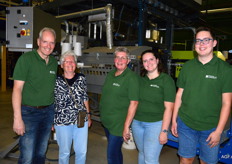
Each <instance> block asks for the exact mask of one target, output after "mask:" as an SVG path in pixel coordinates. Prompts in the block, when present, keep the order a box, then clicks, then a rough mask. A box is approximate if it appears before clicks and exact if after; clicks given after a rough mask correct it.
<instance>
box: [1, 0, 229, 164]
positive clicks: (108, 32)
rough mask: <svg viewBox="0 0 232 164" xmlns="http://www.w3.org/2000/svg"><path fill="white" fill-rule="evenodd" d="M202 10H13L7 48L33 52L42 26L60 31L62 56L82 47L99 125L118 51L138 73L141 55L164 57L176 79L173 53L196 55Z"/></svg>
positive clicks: (167, 4)
mask: <svg viewBox="0 0 232 164" xmlns="http://www.w3.org/2000/svg"><path fill="white" fill-rule="evenodd" d="M199 8H200V5H199V4H198V3H197V2H195V1H193V0H192V1H190V0H189V1H183V0H176V1H173V0H138V1H134V0H127V1H124V0H117V1H115V0H107V1H106V0H98V1H96V2H95V1H92V0H66V1H54V2H51V3H44V4H42V5H38V6H36V7H17V8H15V7H10V8H9V9H8V11H9V13H8V14H7V17H10V16H13V17H12V19H8V20H7V41H8V42H7V47H8V48H9V50H10V51H23V52H24V51H28V50H31V48H34V47H35V43H36V42H35V40H36V39H37V36H35V35H37V33H38V31H39V29H40V28H41V27H43V26H51V27H53V28H54V29H56V31H57V34H58V36H60V37H58V38H60V43H59V44H58V46H60V48H58V52H59V53H61V51H62V48H64V45H69V46H70V47H69V48H71V49H73V50H75V46H74V45H75V43H76V42H80V43H81V51H78V52H79V53H80V54H78V55H80V56H79V57H78V62H79V63H78V67H79V69H80V71H81V72H82V73H84V74H85V75H86V78H87V84H88V91H89V97H90V100H91V104H90V105H91V110H92V111H93V113H94V115H93V119H95V120H97V121H100V120H99V110H98V102H99V98H100V96H99V95H100V94H101V87H102V85H103V83H104V80H105V77H106V75H107V73H108V72H109V71H110V70H111V69H112V68H113V67H114V65H113V64H114V63H113V58H114V55H113V52H114V48H115V47H116V46H126V47H128V49H129V50H130V52H131V59H132V60H131V63H130V64H129V67H130V68H131V69H132V70H134V71H136V72H138V73H139V72H140V63H139V59H140V54H141V52H142V51H144V50H146V49H153V50H155V51H157V52H162V54H163V55H162V58H163V61H164V63H165V66H166V67H167V70H168V73H169V74H170V75H172V76H173V77H175V75H176V70H178V69H180V68H181V65H180V64H179V63H176V62H175V58H173V56H172V50H173V49H175V50H190V51H191V50H193V49H192V47H193V46H192V45H193V35H194V34H195V28H194V27H195V26H198V25H200V24H204V23H205V22H204V21H202V14H201V13H200V11H199ZM24 11H25V14H24ZM12 12H13V15H12ZM32 13H33V14H32ZM47 14H49V15H52V16H51V17H50V16H46V15H47ZM42 15H43V16H42ZM59 23H60V26H59ZM60 29H61V30H60ZM59 30H60V32H59ZM176 31H178V32H179V31H181V32H183V34H182V35H184V37H185V38H186V41H185V43H180V44H181V45H182V44H184V48H180V49H178V48H179V47H180V46H177V45H178V44H179V43H178V44H176V43H174V37H175V33H176ZM74 38H75V39H74ZM180 40H181V39H180ZM58 42H59V40H58ZM21 46H22V47H21ZM59 53H58V54H59ZM224 134H226V135H224V136H225V137H223V142H222V144H221V145H222V149H221V151H220V154H219V159H220V161H222V162H225V163H231V162H232V153H231V146H230V145H231V144H232V143H231V142H232V140H231V138H232V137H231V130H230V129H229V130H228V129H227V130H226V131H225V132H224ZM169 139H170V140H169V142H168V145H170V146H173V147H178V141H177V139H176V138H173V136H171V135H170V136H169ZM11 148H12V145H11V147H10V148H9V149H11ZM9 149H8V150H9ZM8 150H7V151H5V152H3V153H2V154H1V157H5V156H6V155H7V154H8V153H9V152H8Z"/></svg>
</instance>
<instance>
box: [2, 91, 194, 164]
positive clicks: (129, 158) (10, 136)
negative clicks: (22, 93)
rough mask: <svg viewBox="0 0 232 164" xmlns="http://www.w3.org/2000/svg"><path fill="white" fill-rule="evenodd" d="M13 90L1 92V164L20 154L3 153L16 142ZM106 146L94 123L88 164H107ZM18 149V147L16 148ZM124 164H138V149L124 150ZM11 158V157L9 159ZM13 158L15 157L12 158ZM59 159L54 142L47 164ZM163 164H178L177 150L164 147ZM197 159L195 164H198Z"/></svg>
mask: <svg viewBox="0 0 232 164" xmlns="http://www.w3.org/2000/svg"><path fill="white" fill-rule="evenodd" d="M11 93H12V90H11V89H8V91H7V92H0V163H1V164H16V163H17V158H15V157H17V156H18V154H19V152H18V151H17V149H15V150H14V151H12V152H11V153H10V154H9V155H8V156H7V157H5V158H3V153H4V152H6V151H7V152H8V150H11V149H9V145H10V144H12V143H13V142H15V141H16V139H15V137H16V135H15V133H14V132H13V131H12V122H13V121H12V120H13V118H12V116H13V111H12V105H11ZM106 145H107V141H106V139H105V136H104V130H103V128H102V126H101V124H100V123H99V122H97V121H93V125H92V127H91V128H90V129H89V138H88V154H87V162H86V164H107V161H106ZM16 148H17V146H16ZM122 151H123V157H124V164H137V156H138V152H137V150H136V149H133V150H129V149H125V148H123V149H122ZM9 156H10V157H9ZM12 156H13V157H12ZM57 158H58V146H57V144H56V143H55V142H54V141H53V142H51V143H50V144H49V147H48V152H47V161H46V164H56V163H58V162H57ZM70 163H71V164H74V155H72V156H71V158H70ZM160 163H161V164H178V163H179V158H178V156H177V150H176V149H175V148H171V147H168V146H164V148H163V150H162V152H161V156H160ZM197 163H198V161H197V159H196V160H195V161H194V164H197Z"/></svg>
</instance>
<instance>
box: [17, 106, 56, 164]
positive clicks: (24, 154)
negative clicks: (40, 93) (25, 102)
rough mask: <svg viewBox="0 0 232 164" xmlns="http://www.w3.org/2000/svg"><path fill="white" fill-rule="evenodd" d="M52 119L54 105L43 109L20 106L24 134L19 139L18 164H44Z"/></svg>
mask: <svg viewBox="0 0 232 164" xmlns="http://www.w3.org/2000/svg"><path fill="white" fill-rule="evenodd" d="M53 118H54V105H50V106H48V107H46V108H43V109H35V108H31V107H26V106H22V119H23V121H24V124H25V134H24V135H23V136H20V139H19V150H20V156H19V161H18V163H19V164H35V163H36V164H44V163H45V157H46V151H47V146H48V140H49V137H50V133H51V128H52V124H53Z"/></svg>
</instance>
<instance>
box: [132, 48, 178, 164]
mask: <svg viewBox="0 0 232 164" xmlns="http://www.w3.org/2000/svg"><path fill="white" fill-rule="evenodd" d="M141 61H142V63H143V66H144V71H143V72H142V77H141V78H140V96H139V105H138V109H137V111H136V114H135V117H134V120H133V123H132V132H133V136H134V140H135V143H136V145H137V148H138V150H139V157H138V164H143V163H145V161H146V163H147V164H158V163H159V155H160V151H161V149H162V147H163V144H165V143H166V142H167V140H168V128H169V124H170V121H171V116H172V110H173V105H174V101H175V94H176V87H175V83H174V80H173V79H172V78H171V77H170V76H169V75H168V74H166V73H164V72H163V69H162V64H161V60H160V59H159V57H158V54H156V53H155V52H153V51H152V50H147V51H144V52H143V53H142V54H141Z"/></svg>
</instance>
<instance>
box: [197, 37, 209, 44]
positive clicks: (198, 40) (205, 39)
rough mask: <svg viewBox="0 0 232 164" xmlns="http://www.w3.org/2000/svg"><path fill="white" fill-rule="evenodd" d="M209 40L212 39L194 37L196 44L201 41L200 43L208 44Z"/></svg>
mask: <svg viewBox="0 0 232 164" xmlns="http://www.w3.org/2000/svg"><path fill="white" fill-rule="evenodd" d="M211 40H213V39H210V38H204V39H196V40H195V44H196V45H200V44H201V43H202V44H204V45H205V44H209V42H210V41H211Z"/></svg>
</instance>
